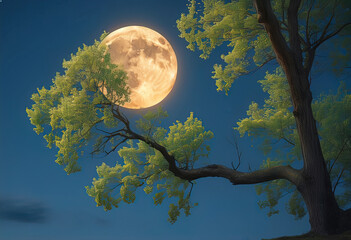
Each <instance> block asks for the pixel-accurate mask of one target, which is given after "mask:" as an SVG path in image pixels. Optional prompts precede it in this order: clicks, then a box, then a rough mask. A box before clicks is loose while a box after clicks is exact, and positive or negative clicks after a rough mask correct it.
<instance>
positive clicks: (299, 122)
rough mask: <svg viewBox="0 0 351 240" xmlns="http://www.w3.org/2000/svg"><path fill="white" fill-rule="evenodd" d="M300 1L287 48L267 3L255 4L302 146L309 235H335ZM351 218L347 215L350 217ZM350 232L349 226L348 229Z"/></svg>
mask: <svg viewBox="0 0 351 240" xmlns="http://www.w3.org/2000/svg"><path fill="white" fill-rule="evenodd" d="M300 3H301V1H299V0H295V1H290V4H289V8H288V32H289V45H288V43H287V42H286V40H285V38H284V36H283V35H282V33H281V31H280V24H279V22H278V20H277V18H276V16H275V15H274V12H273V10H272V7H271V3H270V0H256V1H254V4H255V7H256V10H257V15H258V22H260V23H261V24H262V25H263V26H264V27H265V30H266V32H267V34H268V36H269V38H270V41H271V43H272V47H273V50H274V52H275V55H276V58H277V61H278V63H279V64H280V65H281V66H282V68H283V70H284V72H285V75H286V78H287V81H288V83H289V87H290V95H291V99H292V103H293V107H294V111H293V113H294V116H295V121H296V126H297V131H298V135H299V140H300V144H301V150H302V156H303V161H304V167H303V171H302V178H303V180H302V181H301V182H300V183H299V184H297V189H298V191H299V192H300V193H301V195H302V197H303V199H304V201H305V203H306V207H307V210H308V213H309V217H310V224H311V232H314V233H317V234H323V235H324V234H335V233H337V232H339V231H340V230H341V231H342V230H343V229H342V228H343V227H341V226H342V225H343V223H341V220H342V219H343V218H344V217H345V216H346V215H345V213H344V211H342V210H341V209H340V208H339V206H338V204H337V202H336V199H335V196H334V193H333V191H332V187H331V182H330V176H329V173H328V171H327V167H326V164H325V161H324V157H323V154H322V149H321V146H320V142H319V136H318V132H317V127H316V121H315V119H314V117H313V113H312V108H311V103H312V93H311V91H310V84H309V81H308V72H309V70H310V69H304V67H303V57H302V51H301V46H300V40H299V33H298V20H297V12H298V9H299V6H300ZM349 215H350V214H349ZM348 228H349V229H350V226H349V227H348Z"/></svg>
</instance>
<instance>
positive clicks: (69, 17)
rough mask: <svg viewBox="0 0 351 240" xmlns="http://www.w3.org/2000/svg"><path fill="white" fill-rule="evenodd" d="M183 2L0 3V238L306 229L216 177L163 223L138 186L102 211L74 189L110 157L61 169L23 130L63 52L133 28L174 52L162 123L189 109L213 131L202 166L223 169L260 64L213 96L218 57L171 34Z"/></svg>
mask: <svg viewBox="0 0 351 240" xmlns="http://www.w3.org/2000/svg"><path fill="white" fill-rule="evenodd" d="M186 4H187V0H177V1H174V0H173V1H171V0H168V1H165V0H163V1H162V0H159V1H156V0H148V1H142V0H128V1H127V0H124V1H118V0H113V1H110V0H103V1H96V0H94V1H78V0H71V1H65V0H51V1H44V0H42V1H38V0H31V1H28V0H23V1H20V0H3V1H2V2H0V80H1V85H0V91H1V94H0V100H1V101H0V106H1V108H0V110H1V117H0V126H1V131H0V239H4V240H5V239H6V240H59V239H65V240H96V239H99V240H111V239H126V240H127V239H130V240H132V239H152V240H157V239H169V240H171V239H222V240H226V239H228V240H229V239H238V240H240V239H242V240H249V239H250V240H254V239H259V238H261V237H262V238H269V237H276V236H281V235H293V234H300V233H304V232H306V231H308V229H309V224H308V219H307V218H306V217H305V218H304V219H302V220H300V221H295V220H294V218H293V217H292V216H289V215H287V214H286V213H285V211H284V210H283V211H282V214H280V215H275V216H273V217H270V218H268V217H267V216H266V211H262V210H260V209H259V207H258V205H257V201H258V200H259V199H261V198H259V197H258V196H257V195H256V193H255V190H254V187H253V186H232V185H231V184H230V183H229V182H228V181H225V180H222V179H202V180H199V181H197V184H196V186H195V188H194V190H193V193H192V199H193V201H194V202H198V203H199V206H198V207H196V208H194V209H193V211H192V214H191V216H189V217H184V216H181V217H180V219H179V220H178V222H176V223H175V224H173V225H171V224H170V223H168V222H167V218H168V214H167V212H168V205H167V204H163V205H162V206H154V204H153V199H152V197H151V196H147V195H145V194H144V193H143V192H139V194H137V199H136V201H135V203H134V204H131V205H127V204H121V206H120V208H118V209H113V210H112V211H109V212H105V211H104V210H103V209H102V208H98V207H96V204H95V202H94V199H92V198H91V197H89V196H88V195H87V194H86V193H85V188H84V186H86V185H90V184H91V181H92V178H93V177H96V172H95V166H97V165H100V164H101V162H102V161H109V162H113V161H115V160H116V159H117V160H118V156H117V154H115V155H113V156H110V157H109V158H108V159H101V158H97V159H91V158H85V159H84V161H81V163H82V165H83V171H82V172H79V173H76V174H72V175H70V176H67V175H66V173H65V172H64V170H63V167H61V166H59V165H57V164H56V163H55V162H54V160H55V154H56V152H57V151H56V150H55V149H51V150H50V149H48V148H46V143H45V141H44V140H43V138H42V136H38V135H36V134H35V132H34V131H33V126H32V125H31V124H30V122H29V119H28V117H27V114H26V112H25V109H26V107H30V106H31V104H32V101H31V100H30V97H31V95H32V93H33V92H35V91H36V89H37V88H41V87H42V86H46V87H48V86H50V83H51V79H52V78H53V77H54V75H55V72H57V71H61V70H62V68H61V63H62V60H63V59H64V58H66V59H68V58H69V56H70V53H72V52H75V51H76V50H77V48H78V47H79V46H81V45H82V43H85V44H91V43H93V40H94V39H97V38H99V36H100V35H101V33H102V32H103V30H106V31H110V32H111V31H113V30H115V29H118V28H120V27H124V26H128V25H141V26H146V27H149V28H152V29H154V30H156V31H158V32H160V33H161V34H162V35H163V36H165V37H166V38H167V39H168V41H169V42H170V43H171V44H172V46H173V48H174V50H175V52H176V54H177V59H178V67H179V72H178V77H177V82H176V84H175V87H174V89H173V90H172V92H171V93H170V95H169V96H168V97H167V98H166V99H165V100H164V101H163V102H162V103H161V104H160V105H162V106H163V108H164V109H165V110H167V111H168V113H169V115H170V117H169V119H168V120H167V123H168V124H171V123H172V122H175V120H180V121H184V120H185V119H186V117H187V116H189V113H190V112H194V113H195V116H196V117H198V118H200V119H201V120H202V121H203V124H204V126H205V127H206V129H209V130H211V131H212V132H214V134H215V137H214V139H212V141H211V147H212V151H211V154H210V156H209V158H208V159H206V163H220V164H224V165H227V166H230V162H231V161H234V160H235V151H234V149H233V146H232V145H231V144H230V143H229V141H228V139H230V138H231V136H232V132H231V129H232V127H233V126H234V124H235V123H236V122H237V121H238V120H239V119H240V118H243V117H244V116H245V113H246V110H247V108H248V105H249V104H250V103H251V101H257V102H259V103H262V100H263V98H264V96H265V95H264V94H263V93H262V90H261V88H260V86H259V85H258V84H257V80H260V79H262V77H263V76H264V71H265V70H264V71H259V72H257V73H256V74H254V75H249V76H247V77H246V78H242V79H239V80H238V81H237V82H236V83H235V84H234V85H233V87H232V90H231V91H230V93H229V96H225V94H224V93H217V91H216V87H215V85H214V80H213V79H211V71H212V66H213V64H214V63H216V62H220V61H221V60H220V58H219V56H220V53H221V52H220V51H219V52H218V51H217V52H215V53H214V54H213V55H212V56H211V58H210V59H209V60H207V61H204V60H201V59H200V58H199V57H198V56H199V53H193V52H191V51H189V50H188V49H186V45H187V44H186V42H185V40H184V39H181V38H179V37H178V35H179V32H178V30H177V28H176V20H177V19H178V18H179V17H180V14H181V13H182V12H186V10H187V7H186ZM219 50H222V51H225V52H226V51H227V50H226V49H225V48H221V49H219ZM266 70H267V69H266ZM322 77H323V76H322ZM331 82H332V83H330V81H329V82H325V81H320V82H319V83H318V85H316V86H315V89H316V91H317V92H319V91H320V90H321V89H324V90H326V89H328V88H330V87H333V88H334V87H335V86H336V85H335V81H331ZM141 112H142V111H137V112H136V113H135V112H133V113H131V112H129V113H130V114H133V115H134V114H140V113H141ZM255 144H256V142H255V141H251V140H250V139H248V138H243V139H240V142H239V145H240V148H241V151H242V152H243V163H242V168H241V170H247V166H248V163H250V165H251V168H252V169H257V168H258V167H259V165H260V163H261V161H262V160H263V159H264V156H263V155H262V153H261V152H260V151H259V150H257V148H256V147H255Z"/></svg>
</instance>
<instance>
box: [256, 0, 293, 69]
mask: <svg viewBox="0 0 351 240" xmlns="http://www.w3.org/2000/svg"><path fill="white" fill-rule="evenodd" d="M254 5H255V8H256V11H257V16H258V19H257V20H258V22H259V23H262V24H263V26H264V28H265V30H266V32H267V34H268V36H269V39H270V40H271V42H272V47H273V50H274V52H275V55H276V57H277V60H278V63H279V64H280V65H281V66H285V65H287V64H288V63H287V59H289V58H290V49H289V47H288V45H287V44H286V41H285V39H284V36H283V34H282V33H281V29H280V24H279V21H278V20H277V18H276V16H275V15H274V13H273V10H272V6H271V2H270V0H254Z"/></svg>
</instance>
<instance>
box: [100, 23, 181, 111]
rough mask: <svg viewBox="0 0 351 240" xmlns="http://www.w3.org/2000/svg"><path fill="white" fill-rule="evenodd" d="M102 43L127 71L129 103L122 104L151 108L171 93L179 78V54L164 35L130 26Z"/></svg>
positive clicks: (112, 58) (113, 59)
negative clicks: (177, 55) (177, 54)
mask: <svg viewBox="0 0 351 240" xmlns="http://www.w3.org/2000/svg"><path fill="white" fill-rule="evenodd" d="M102 44H105V45H106V46H107V49H108V52H109V53H110V55H111V62H112V63H114V64H116V65H118V66H121V67H122V69H123V70H124V71H125V72H126V73H127V77H128V79H127V85H128V87H129V89H130V102H126V103H125V104H124V105H123V106H122V107H125V108H131V109H140V108H147V107H151V106H154V105H156V104H157V103H159V102H161V101H162V100H163V99H164V98H165V97H166V96H167V95H168V94H169V93H170V91H171V90H172V88H173V86H174V83H175V81H176V77H177V57H176V55H175V52H174V50H173V48H172V46H171V44H170V43H169V42H168V41H167V39H166V38H164V37H163V36H162V35H161V34H159V33H158V32H156V31H154V30H152V29H150V28H146V27H141V26H129V27H124V28H120V29H117V30H116V31H114V32H112V33H110V34H109V35H108V36H107V37H106V38H105V39H104V40H103V41H102Z"/></svg>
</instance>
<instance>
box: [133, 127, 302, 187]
mask: <svg viewBox="0 0 351 240" xmlns="http://www.w3.org/2000/svg"><path fill="white" fill-rule="evenodd" d="M129 134H130V135H131V138H132V139H138V140H140V141H143V142H145V143H146V144H148V145H149V146H150V147H152V148H154V149H156V150H158V151H159V152H160V153H161V154H162V156H163V157H164V158H165V159H166V161H167V162H168V164H169V167H168V169H169V170H170V171H171V172H172V173H173V174H174V175H175V176H177V177H179V178H181V179H184V180H188V181H192V180H196V179H199V178H205V177H222V178H226V179H228V180H229V181H230V182H231V183H232V184H234V185H238V184H256V183H262V182H267V181H271V180H276V179H286V180H288V181H290V182H291V183H293V184H294V185H296V186H299V185H300V184H301V182H302V175H301V172H300V171H299V170H296V169H294V168H292V167H291V166H276V167H272V168H268V169H262V170H257V171H253V172H249V173H245V172H239V171H236V170H235V169H231V168H228V167H225V166H223V165H217V164H213V165H208V166H205V167H202V168H197V169H181V168H179V167H177V165H176V159H175V158H174V156H173V155H171V154H170V153H169V152H168V151H167V149H166V148H165V147H164V146H162V145H160V144H158V143H157V142H155V141H154V140H151V139H148V138H145V137H143V136H141V135H139V134H137V133H135V132H133V131H131V130H130V132H129Z"/></svg>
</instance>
